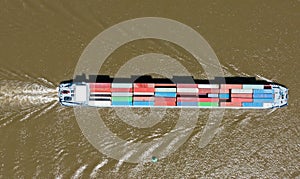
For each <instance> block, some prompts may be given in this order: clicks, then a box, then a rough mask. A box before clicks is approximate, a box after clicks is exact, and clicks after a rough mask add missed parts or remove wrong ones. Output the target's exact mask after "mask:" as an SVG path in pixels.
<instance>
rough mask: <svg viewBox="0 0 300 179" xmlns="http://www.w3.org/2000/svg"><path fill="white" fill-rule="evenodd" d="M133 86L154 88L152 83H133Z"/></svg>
mask: <svg viewBox="0 0 300 179" xmlns="http://www.w3.org/2000/svg"><path fill="white" fill-rule="evenodd" d="M133 86H134V88H154V86H155V84H154V83H134V84H133Z"/></svg>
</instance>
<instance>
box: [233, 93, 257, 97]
mask: <svg viewBox="0 0 300 179" xmlns="http://www.w3.org/2000/svg"><path fill="white" fill-rule="evenodd" d="M252 96H253V94H252V93H231V97H232V98H252Z"/></svg>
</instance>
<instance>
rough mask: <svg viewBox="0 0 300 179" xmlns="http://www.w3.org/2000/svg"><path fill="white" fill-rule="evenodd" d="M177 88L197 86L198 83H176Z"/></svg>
mask: <svg viewBox="0 0 300 179" xmlns="http://www.w3.org/2000/svg"><path fill="white" fill-rule="evenodd" d="M177 88H198V84H177Z"/></svg>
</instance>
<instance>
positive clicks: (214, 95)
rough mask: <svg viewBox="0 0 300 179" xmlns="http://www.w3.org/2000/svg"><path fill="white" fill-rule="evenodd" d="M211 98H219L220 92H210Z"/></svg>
mask: <svg viewBox="0 0 300 179" xmlns="http://www.w3.org/2000/svg"><path fill="white" fill-rule="evenodd" d="M208 97H209V98H218V97H219V94H208Z"/></svg>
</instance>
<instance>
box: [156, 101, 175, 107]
mask: <svg viewBox="0 0 300 179" xmlns="http://www.w3.org/2000/svg"><path fill="white" fill-rule="evenodd" d="M154 106H176V102H172V101H169V102H158V101H156V102H154Z"/></svg>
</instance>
